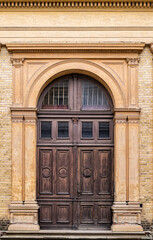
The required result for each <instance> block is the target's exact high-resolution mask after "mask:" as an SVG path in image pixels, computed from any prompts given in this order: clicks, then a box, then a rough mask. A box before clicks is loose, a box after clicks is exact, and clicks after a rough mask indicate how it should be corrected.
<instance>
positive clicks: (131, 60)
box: [126, 58, 140, 66]
mask: <svg viewBox="0 0 153 240" xmlns="http://www.w3.org/2000/svg"><path fill="white" fill-rule="evenodd" d="M126 61H127V64H128V66H137V65H138V64H139V61H140V58H127V59H126Z"/></svg>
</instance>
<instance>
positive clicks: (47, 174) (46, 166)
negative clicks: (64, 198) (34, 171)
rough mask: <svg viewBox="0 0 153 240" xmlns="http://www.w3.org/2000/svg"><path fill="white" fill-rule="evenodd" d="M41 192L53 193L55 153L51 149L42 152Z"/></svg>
mask: <svg viewBox="0 0 153 240" xmlns="http://www.w3.org/2000/svg"><path fill="white" fill-rule="evenodd" d="M39 154H40V193H41V194H52V191H53V153H52V150H50V149H41V150H40V152H39Z"/></svg>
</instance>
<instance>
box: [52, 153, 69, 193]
mask: <svg viewBox="0 0 153 240" xmlns="http://www.w3.org/2000/svg"><path fill="white" fill-rule="evenodd" d="M70 165H71V161H70V151H69V150H64V149H61V150H60V149H57V150H56V194H57V195H58V194H62V195H63V194H64V195H65V194H70Z"/></svg>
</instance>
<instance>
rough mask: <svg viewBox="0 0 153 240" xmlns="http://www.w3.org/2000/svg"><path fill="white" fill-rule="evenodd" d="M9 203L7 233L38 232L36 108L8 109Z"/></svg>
mask: <svg viewBox="0 0 153 240" xmlns="http://www.w3.org/2000/svg"><path fill="white" fill-rule="evenodd" d="M11 113H12V201H11V204H10V206H9V210H10V226H9V228H8V230H9V231H18V230H25V231H29V230H31V231H38V230H39V225H38V209H39V206H38V204H37V202H36V201H35V199H36V109H30V108H29V109H26V108H11Z"/></svg>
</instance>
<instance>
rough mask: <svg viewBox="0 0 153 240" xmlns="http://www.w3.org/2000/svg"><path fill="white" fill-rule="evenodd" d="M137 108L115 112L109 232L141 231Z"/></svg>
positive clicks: (138, 111)
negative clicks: (113, 185) (111, 220)
mask: <svg viewBox="0 0 153 240" xmlns="http://www.w3.org/2000/svg"><path fill="white" fill-rule="evenodd" d="M139 113H140V110H139V109H125V110H124V109H122V110H119V109H118V110H116V111H115V199H114V203H113V206H112V210H113V225H112V228H111V229H112V231H143V229H142V226H141V211H142V209H141V207H140V203H139V154H138V150H139V149H138V140H139V131H138V128H139Z"/></svg>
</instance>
